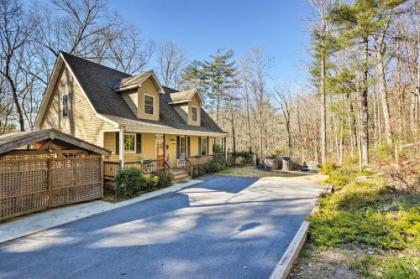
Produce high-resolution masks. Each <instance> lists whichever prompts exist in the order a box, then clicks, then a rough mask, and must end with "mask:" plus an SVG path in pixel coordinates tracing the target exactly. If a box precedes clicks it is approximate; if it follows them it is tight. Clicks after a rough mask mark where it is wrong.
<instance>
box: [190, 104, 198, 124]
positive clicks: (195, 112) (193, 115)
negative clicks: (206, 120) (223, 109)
mask: <svg viewBox="0 0 420 279" xmlns="http://www.w3.org/2000/svg"><path fill="white" fill-rule="evenodd" d="M191 119H192V121H194V122H196V121H197V120H198V109H197V107H192V108H191Z"/></svg>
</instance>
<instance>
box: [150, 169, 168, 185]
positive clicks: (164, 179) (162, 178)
mask: <svg viewBox="0 0 420 279" xmlns="http://www.w3.org/2000/svg"><path fill="white" fill-rule="evenodd" d="M152 175H153V176H154V177H156V178H157V186H156V187H157V188H165V187H168V186H171V185H172V181H173V176H172V174H170V173H166V172H163V171H156V172H153V173H152Z"/></svg>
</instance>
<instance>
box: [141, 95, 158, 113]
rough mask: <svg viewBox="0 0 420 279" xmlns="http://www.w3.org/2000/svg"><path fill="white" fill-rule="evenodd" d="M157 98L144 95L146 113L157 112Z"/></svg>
mask: <svg viewBox="0 0 420 279" xmlns="http://www.w3.org/2000/svg"><path fill="white" fill-rule="evenodd" d="M154 103H155V97H153V96H151V95H144V113H145V114H154V112H155V106H154Z"/></svg>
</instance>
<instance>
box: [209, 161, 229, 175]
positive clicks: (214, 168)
mask: <svg viewBox="0 0 420 279" xmlns="http://www.w3.org/2000/svg"><path fill="white" fill-rule="evenodd" d="M225 167H226V160H225V159H223V158H218V159H213V160H211V161H210V162H209V163H208V171H209V172H210V173H213V172H218V171H221V170H223V169H224V168H225Z"/></svg>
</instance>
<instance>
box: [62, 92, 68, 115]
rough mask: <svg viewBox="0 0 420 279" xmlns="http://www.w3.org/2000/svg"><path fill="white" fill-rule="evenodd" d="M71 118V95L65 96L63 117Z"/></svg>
mask: <svg viewBox="0 0 420 279" xmlns="http://www.w3.org/2000/svg"><path fill="white" fill-rule="evenodd" d="M67 116H69V95H68V94H66V95H63V117H67Z"/></svg>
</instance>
